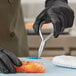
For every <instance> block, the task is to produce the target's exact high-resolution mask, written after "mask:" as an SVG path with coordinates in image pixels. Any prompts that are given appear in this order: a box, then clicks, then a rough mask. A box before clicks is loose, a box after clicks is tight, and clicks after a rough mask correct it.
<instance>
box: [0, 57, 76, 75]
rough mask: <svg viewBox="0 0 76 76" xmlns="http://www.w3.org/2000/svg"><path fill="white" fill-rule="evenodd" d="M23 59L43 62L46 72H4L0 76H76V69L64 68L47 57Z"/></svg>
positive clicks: (24, 59)
mask: <svg viewBox="0 0 76 76" xmlns="http://www.w3.org/2000/svg"><path fill="white" fill-rule="evenodd" d="M21 60H23V61H36V62H42V63H43V64H44V66H45V68H46V72H45V73H16V74H2V73H0V76H76V69H71V68H64V67H58V66H55V65H54V64H53V63H52V61H51V60H47V59H42V58H41V59H30V58H21Z"/></svg>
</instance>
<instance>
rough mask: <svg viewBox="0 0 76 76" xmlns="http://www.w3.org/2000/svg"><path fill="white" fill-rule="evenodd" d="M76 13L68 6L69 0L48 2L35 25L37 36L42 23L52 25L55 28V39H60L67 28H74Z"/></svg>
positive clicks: (49, 0) (51, 0) (50, 0)
mask: <svg viewBox="0 0 76 76" xmlns="http://www.w3.org/2000/svg"><path fill="white" fill-rule="evenodd" d="M73 21H74V12H73V10H72V9H71V8H70V7H69V6H68V2H67V0H47V1H46V4H45V9H44V10H43V11H42V12H41V13H40V14H39V15H38V16H37V18H36V20H35V23H34V25H33V28H34V31H35V33H36V34H38V33H39V27H40V24H41V23H42V22H44V23H51V22H52V24H53V27H54V37H55V38H56V37H58V36H59V34H60V33H62V32H63V31H64V29H65V28H69V27H72V25H73Z"/></svg>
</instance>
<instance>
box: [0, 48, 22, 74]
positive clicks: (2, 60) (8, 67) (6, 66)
mask: <svg viewBox="0 0 76 76" xmlns="http://www.w3.org/2000/svg"><path fill="white" fill-rule="evenodd" d="M14 65H15V66H21V65H22V63H21V61H20V60H19V59H18V58H17V57H16V56H15V55H14V54H13V53H12V52H10V51H8V50H6V49H0V72H1V73H15V72H16V69H15V67H14Z"/></svg>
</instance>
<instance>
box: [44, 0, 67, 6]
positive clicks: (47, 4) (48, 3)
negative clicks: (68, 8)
mask: <svg viewBox="0 0 76 76" xmlns="http://www.w3.org/2000/svg"><path fill="white" fill-rule="evenodd" d="M55 1H62V2H65V3H68V0H46V1H45V7H48V6H52V4H53V3H54V2H55Z"/></svg>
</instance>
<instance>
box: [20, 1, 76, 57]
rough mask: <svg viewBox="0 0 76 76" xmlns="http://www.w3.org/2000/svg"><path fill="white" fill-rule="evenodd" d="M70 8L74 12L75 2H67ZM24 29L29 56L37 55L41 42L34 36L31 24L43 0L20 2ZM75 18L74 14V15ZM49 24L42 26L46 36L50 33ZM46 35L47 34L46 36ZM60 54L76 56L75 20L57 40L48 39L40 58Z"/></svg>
mask: <svg viewBox="0 0 76 76" xmlns="http://www.w3.org/2000/svg"><path fill="white" fill-rule="evenodd" d="M68 2H69V5H70V7H71V8H72V9H73V10H74V12H76V0H68ZM21 5H22V11H23V17H24V21H25V27H26V29H27V37H28V45H29V51H30V55H37V51H38V48H39V45H40V42H41V39H40V37H39V36H38V35H35V34H34V31H33V28H32V26H33V23H34V21H35V18H36V17H37V15H38V14H39V13H40V12H41V11H42V10H43V9H44V5H45V1H44V0H31V1H30V0H21ZM75 16H76V13H75ZM49 26H51V24H47V25H44V28H43V32H44V33H45V34H44V35H45V36H47V35H48V34H49V33H50V30H51V27H50V28H49ZM47 33H48V34H47ZM61 54H71V55H76V18H75V20H74V24H73V27H72V28H69V29H66V30H65V31H64V32H63V33H62V34H61V35H60V36H59V37H58V38H56V39H55V38H53V37H52V38H50V40H48V41H47V44H46V46H45V49H44V52H43V54H42V56H55V55H61Z"/></svg>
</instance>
